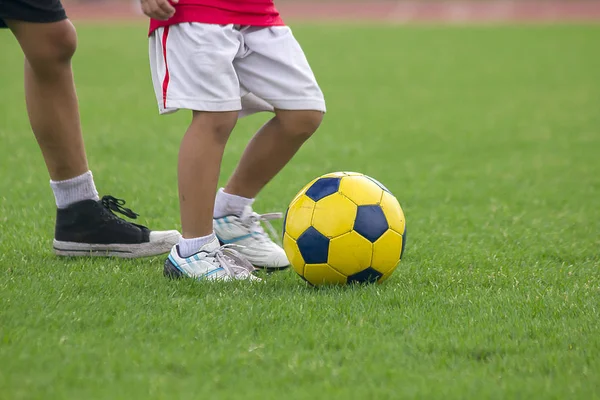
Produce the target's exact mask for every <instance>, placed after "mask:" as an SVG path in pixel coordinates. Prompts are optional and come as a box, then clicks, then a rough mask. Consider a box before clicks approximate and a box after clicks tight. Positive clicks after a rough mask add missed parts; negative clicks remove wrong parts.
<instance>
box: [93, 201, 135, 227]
mask: <svg viewBox="0 0 600 400" xmlns="http://www.w3.org/2000/svg"><path fill="white" fill-rule="evenodd" d="M100 203H101V204H102V206H104V208H106V209H107V210H108V211H109V213H107V216H108V217H109V218H111V219H116V220H117V221H119V222H122V223H126V224H128V223H129V222H127V221H125V220H123V219H121V218H119V217H118V216H117V215H115V214H114V212H118V213H119V214H123V215H124V216H126V217H129V218H131V219H136V218H137V217H139V214H137V213H136V212H134V211H133V210H131V209H130V208H126V207H123V206H124V205H125V200H123V199H117V198H116V197H113V196H110V195H107V196H103V197H102V199H101V200H100Z"/></svg>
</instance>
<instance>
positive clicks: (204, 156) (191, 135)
mask: <svg viewBox="0 0 600 400" xmlns="http://www.w3.org/2000/svg"><path fill="white" fill-rule="evenodd" d="M237 115H238V113H237V111H236V112H223V113H208V112H194V114H193V118H192V123H191V124H190V126H189V128H188V130H187V132H186V134H185V136H184V137H183V140H182V142H181V148H180V150H179V166H178V180H179V204H180V208H181V227H182V234H183V237H184V238H197V237H201V236H206V235H210V234H211V233H212V232H213V222H212V221H213V209H214V202H215V193H216V191H217V184H218V180H219V171H220V170H221V161H222V159H223V152H224V151H225V145H226V144H227V140H228V139H229V135H230V134H231V131H232V130H233V128H234V127H235V124H236V122H237Z"/></svg>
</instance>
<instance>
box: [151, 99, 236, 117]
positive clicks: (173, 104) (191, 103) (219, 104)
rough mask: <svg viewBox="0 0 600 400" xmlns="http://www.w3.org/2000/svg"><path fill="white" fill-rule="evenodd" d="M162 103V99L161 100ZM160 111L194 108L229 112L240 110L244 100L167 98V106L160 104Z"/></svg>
mask: <svg viewBox="0 0 600 400" xmlns="http://www.w3.org/2000/svg"><path fill="white" fill-rule="evenodd" d="M161 103H162V101H161ZM158 108H159V112H160V113H161V114H170V113H174V112H176V111H177V110H181V109H184V110H192V111H206V112H228V111H240V110H241V109H242V102H241V100H240V99H236V100H224V101H211V100H189V99H188V100H184V99H169V98H167V107H164V106H163V105H162V104H159V107H158Z"/></svg>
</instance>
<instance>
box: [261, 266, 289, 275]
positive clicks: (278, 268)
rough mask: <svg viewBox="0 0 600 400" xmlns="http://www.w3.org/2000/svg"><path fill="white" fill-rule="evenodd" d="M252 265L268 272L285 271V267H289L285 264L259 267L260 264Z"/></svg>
mask: <svg viewBox="0 0 600 400" xmlns="http://www.w3.org/2000/svg"><path fill="white" fill-rule="evenodd" d="M253 267H254V268H256V269H258V270H259V271H263V272H266V273H268V274H270V273H271V272H279V271H285V270H286V269H288V268H290V266H289V265H285V266H283V267H261V266H260V265H253Z"/></svg>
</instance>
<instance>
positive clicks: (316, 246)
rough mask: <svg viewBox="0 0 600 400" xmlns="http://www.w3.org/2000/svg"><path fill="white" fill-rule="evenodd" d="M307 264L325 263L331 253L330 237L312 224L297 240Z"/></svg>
mask: <svg viewBox="0 0 600 400" xmlns="http://www.w3.org/2000/svg"><path fill="white" fill-rule="evenodd" d="M296 243H297V244H298V248H299V249H300V254H302V258H304V262H306V264H325V263H327V257H328V255H329V239H328V238H327V237H326V236H323V235H322V234H321V233H319V231H318V230H316V229H315V228H313V227H312V226H311V227H310V228H308V229H307V230H305V231H304V233H303V234H302V235H300V237H299V238H298V240H297V241H296Z"/></svg>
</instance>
